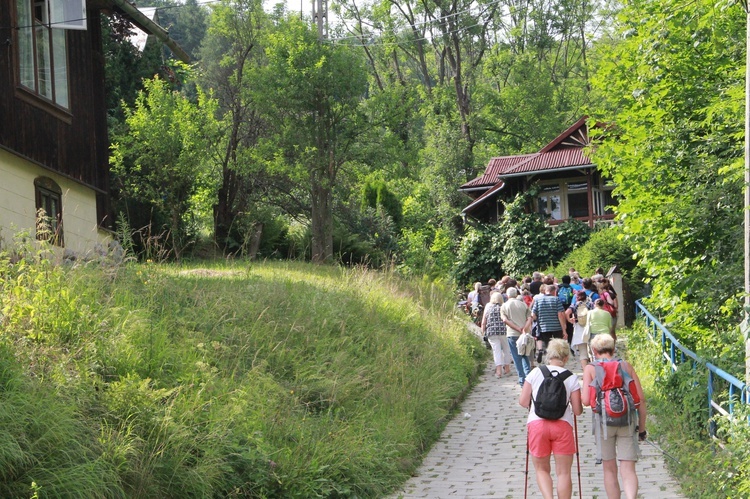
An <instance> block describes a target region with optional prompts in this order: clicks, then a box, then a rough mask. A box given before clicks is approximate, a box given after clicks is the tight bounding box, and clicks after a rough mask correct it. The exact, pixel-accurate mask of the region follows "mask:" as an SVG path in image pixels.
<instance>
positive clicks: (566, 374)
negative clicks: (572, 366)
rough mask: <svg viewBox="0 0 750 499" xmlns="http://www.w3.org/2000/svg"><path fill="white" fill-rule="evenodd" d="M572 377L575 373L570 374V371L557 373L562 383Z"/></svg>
mask: <svg viewBox="0 0 750 499" xmlns="http://www.w3.org/2000/svg"><path fill="white" fill-rule="evenodd" d="M571 376H573V373H572V372H570V371H569V370H568V369H565V370H564V371H560V372H559V373H557V378H558V379H559V380H560V381H565V380H566V379H568V378H570V377H571Z"/></svg>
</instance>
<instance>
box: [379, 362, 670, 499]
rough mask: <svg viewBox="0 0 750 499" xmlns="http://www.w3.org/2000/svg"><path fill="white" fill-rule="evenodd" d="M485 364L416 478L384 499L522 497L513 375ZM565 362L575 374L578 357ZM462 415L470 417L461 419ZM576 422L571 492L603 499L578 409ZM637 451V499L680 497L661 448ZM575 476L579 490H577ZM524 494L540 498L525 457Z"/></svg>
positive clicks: (521, 421)
mask: <svg viewBox="0 0 750 499" xmlns="http://www.w3.org/2000/svg"><path fill="white" fill-rule="evenodd" d="M487 367H488V369H487V371H486V372H485V373H483V374H482V375H481V379H480V381H479V383H478V384H477V385H476V386H475V388H474V389H473V390H472V392H471V393H470V394H469V395H468V397H467V398H466V400H464V402H463V404H462V405H461V408H460V410H459V411H458V412H457V413H456V417H455V418H454V419H453V420H452V421H450V422H449V423H448V425H447V426H446V428H445V430H444V431H443V434H442V435H441V437H440V439H439V440H438V442H436V444H435V445H434V446H433V448H432V449H431V450H430V452H429V453H428V454H427V456H425V459H424V460H423V462H422V465H421V466H420V467H419V469H418V470H417V471H416V473H415V476H414V477H412V478H411V479H410V480H408V481H407V483H406V484H404V486H403V487H402V489H401V491H399V492H397V493H396V494H394V495H392V496H391V499H396V498H414V499H416V498H432V499H434V498H442V497H446V498H463V499H474V498H476V499H479V498H501V499H516V498H522V497H524V469H525V464H526V416H527V411H526V410H525V409H523V408H522V407H521V406H519V405H518V396H519V395H520V393H521V389H520V387H519V386H518V378H517V376H516V375H515V373H513V374H512V375H509V376H503V377H502V378H500V379H497V378H495V377H494V376H493V375H492V373H493V371H494V366H493V365H492V364H491V363H490V364H488V366H487ZM567 367H568V368H569V369H571V370H572V371H573V372H574V373H576V374H578V375H579V377H580V376H581V368H580V365H579V364H578V363H577V362H571V363H569V364H568V366H567ZM466 413H468V414H469V416H465V414H466ZM577 422H578V443H579V455H578V461H579V462H580V473H579V471H578V467H577V466H576V460H575V459H574V460H573V469H572V475H573V497H577V498H586V499H606V494H605V492H604V482H603V476H602V469H601V466H600V465H596V464H595V459H596V457H595V456H596V446H595V442H594V439H593V437H592V436H591V427H592V420H591V412H590V410H589V409H585V411H584V414H583V415H582V416H580V417H579V418H578V420H577ZM641 453H642V457H641V459H640V461H639V462H638V464H637V466H636V469H637V471H638V478H639V482H640V488H639V494H638V496H639V497H640V498H642V499H654V498H658V499H682V498H684V496H683V495H682V494H681V493H680V490H679V487H678V485H677V482H676V481H675V480H674V479H673V478H671V477H670V476H669V473H668V472H667V468H666V465H665V462H664V456H663V455H662V454H661V452H660V451H659V450H658V449H656V448H654V447H652V446H649V445H643V444H642V445H641ZM553 470H554V466H553ZM579 476H580V481H581V490H582V492H583V493H582V495H579V493H578V489H579V486H578V480H579ZM553 479H554V471H553ZM528 497H529V498H534V497H541V494H540V493H539V489H538V487H537V485H536V475H535V474H534V467H533V465H532V464H531V461H529V474H528Z"/></svg>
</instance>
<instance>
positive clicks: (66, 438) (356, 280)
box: [0, 258, 486, 498]
mask: <svg viewBox="0 0 750 499" xmlns="http://www.w3.org/2000/svg"><path fill="white" fill-rule="evenodd" d="M0 263H3V269H6V270H4V273H3V275H2V281H0V311H1V312H0V313H2V316H1V317H0V320H1V321H2V325H3V331H2V344H1V345H0V346H1V347H2V350H0V378H2V380H1V381H2V386H0V390H2V391H1V392H0V393H2V396H3V403H2V404H0V422H2V424H0V428H1V429H0V482H2V483H0V496H2V497H30V496H31V495H32V494H34V493H36V494H37V495H38V497H67V496H71V497H73V496H74V497H180V498H182V497H186V496H193V497H354V496H357V497H380V496H383V495H384V494H387V493H388V492H389V491H392V490H393V489H394V488H395V487H397V486H398V485H399V484H400V483H402V482H403V481H404V480H405V479H406V478H407V477H408V476H409V475H410V473H411V471H413V469H414V467H415V466H416V465H417V464H418V463H419V460H420V459H421V456H422V455H423V453H424V452H425V451H426V450H427V449H428V448H429V447H430V445H432V443H433V442H434V441H435V440H436V439H437V437H438V435H439V432H440V430H441V428H442V425H443V424H444V422H445V420H446V417H447V416H448V415H449V414H450V412H451V410H452V408H453V407H454V404H455V401H456V399H457V398H458V397H460V395H461V393H463V391H464V390H465V389H466V388H467V386H468V385H469V384H470V383H471V382H472V380H473V379H474V376H475V374H476V372H477V367H478V365H480V364H482V359H483V358H484V355H485V353H486V352H485V350H484V349H483V348H482V346H481V344H479V343H478V342H477V341H476V339H475V338H473V337H471V335H469V334H468V333H467V332H466V328H465V325H464V323H463V321H462V320H461V319H460V318H457V317H456V316H455V315H454V303H453V295H452V292H451V291H450V290H449V289H446V288H441V287H439V286H436V285H430V284H425V283H407V282H404V281H401V280H399V279H398V278H397V277H396V276H394V275H391V274H388V273H377V272H372V271H368V270H365V269H341V268H333V267H322V266H313V265H306V264H302V263H263V264H258V263H252V264H249V263H242V262H238V263H225V262H217V263H214V264H212V265H211V266H210V267H209V268H206V267H203V268H189V267H178V266H169V265H150V264H142V265H139V264H127V265H124V266H121V267H118V268H116V269H114V271H113V270H112V269H111V268H109V269H106V270H105V269H102V268H101V267H100V266H99V265H97V264H89V265H87V266H86V265H84V266H78V267H75V268H63V267H60V266H55V265H52V264H51V262H50V261H49V260H46V259H39V258H30V259H27V260H21V261H19V262H17V263H15V264H12V265H11V264H10V262H8V261H7V259H6V261H5V262H0ZM6 423H7V424H6ZM6 429H7V431H6ZM11 430H12V431H11ZM32 483H33V484H34V485H32Z"/></svg>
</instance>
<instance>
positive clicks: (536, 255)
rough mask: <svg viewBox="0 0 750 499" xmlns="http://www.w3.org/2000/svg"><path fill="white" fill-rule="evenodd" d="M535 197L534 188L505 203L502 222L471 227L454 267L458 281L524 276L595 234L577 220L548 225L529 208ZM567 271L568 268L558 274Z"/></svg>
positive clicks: (562, 255)
mask: <svg viewBox="0 0 750 499" xmlns="http://www.w3.org/2000/svg"><path fill="white" fill-rule="evenodd" d="M533 197H534V191H533V190H531V191H529V192H527V193H525V194H522V195H518V196H516V198H515V199H514V200H513V201H511V202H509V203H505V206H504V212H503V217H502V219H501V220H500V222H499V223H497V224H494V225H477V226H476V227H472V228H471V229H469V230H468V232H467V235H466V237H464V238H463V240H462V241H461V246H460V248H459V251H458V258H457V262H456V264H455V265H454V267H453V279H454V281H456V282H459V283H464V284H466V283H473V282H476V281H481V282H487V280H488V279H490V278H495V279H498V278H499V277H501V276H503V275H505V274H507V275H511V276H515V277H516V278H522V277H524V276H526V275H531V273H532V272H534V271H536V270H541V269H544V268H547V267H548V266H550V265H553V264H555V263H557V262H559V261H560V259H562V258H563V257H564V256H566V255H568V254H569V253H570V252H571V251H573V250H574V249H575V248H577V247H579V246H581V245H583V244H584V243H586V241H587V240H588V238H589V236H590V234H591V229H589V227H588V225H586V224H585V223H583V222H580V221H577V220H570V221H567V222H564V223H561V224H559V225H557V226H551V225H549V224H547V222H546V221H545V219H544V217H543V216H542V215H540V214H538V213H535V212H533V211H530V210H528V209H527V208H528V206H529V203H530V202H531V200H532V199H533ZM597 266H598V265H597ZM567 273H568V270H567V268H566V269H564V271H561V272H560V273H557V274H556V275H563V274H567ZM589 275H591V274H589Z"/></svg>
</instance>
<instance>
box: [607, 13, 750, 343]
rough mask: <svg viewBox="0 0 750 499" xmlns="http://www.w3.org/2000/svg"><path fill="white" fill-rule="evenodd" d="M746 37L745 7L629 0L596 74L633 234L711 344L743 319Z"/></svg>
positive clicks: (671, 301)
mask: <svg viewBox="0 0 750 499" xmlns="http://www.w3.org/2000/svg"><path fill="white" fill-rule="evenodd" d="M744 47H745V16H744V13H743V12H742V10H741V8H740V7H739V6H738V5H737V6H733V7H728V8H726V9H717V8H716V4H715V2H712V1H708V0H698V1H695V2H689V3H683V2H679V1H676V0H666V1H662V2H658V3H653V2H632V3H629V4H627V6H626V7H625V8H624V10H623V12H622V13H621V15H620V17H619V30H618V34H617V36H616V38H615V39H614V40H613V42H612V43H611V44H602V45H601V50H602V52H601V53H600V54H598V59H599V60H600V67H599V70H598V71H597V76H596V79H595V85H596V88H597V90H598V92H600V93H601V94H602V95H603V96H604V97H605V105H604V106H603V108H601V109H600V110H599V111H598V112H597V115H598V116H597V117H598V118H599V119H600V120H603V121H609V122H612V127H609V128H607V129H606V130H604V134H603V136H602V137H600V140H601V144H600V145H599V146H598V148H597V149H596V151H595V158H596V161H597V163H598V164H599V165H600V166H601V167H602V168H603V169H604V170H605V171H606V172H607V173H608V174H609V175H611V176H612V177H613V179H614V181H615V183H616V185H617V188H616V191H615V192H616V194H619V196H620V197H621V198H620V203H619V206H618V208H617V212H618V214H619V217H620V220H622V221H623V224H624V232H625V235H626V237H627V238H628V239H629V241H630V243H631V245H632V246H633V247H634V248H635V249H636V251H637V255H638V258H639V260H640V262H641V264H642V265H643V266H644V267H645V269H646V270H647V272H648V274H650V275H651V276H654V278H655V279H654V293H653V299H654V300H655V302H656V304H657V305H659V306H661V307H663V309H664V310H665V311H666V312H668V313H670V314H674V315H670V316H668V320H675V321H676V322H675V328H677V329H680V330H683V331H686V330H687V331H689V330H690V328H691V327H695V328H697V331H700V332H699V333H698V334H695V335H689V337H687V338H685V340H686V342H687V344H688V345H690V346H695V347H698V348H699V349H700V347H701V346H702V345H705V346H709V350H710V351H715V348H714V347H715V345H716V344H717V338H716V337H715V336H713V335H714V334H716V332H717V331H721V330H722V329H725V328H721V327H716V325H717V323H720V322H721V321H722V320H726V318H727V316H733V318H731V319H730V321H731V320H737V321H738V322H739V300H737V299H736V294H737V293H738V291H739V290H740V289H741V288H742V275H743V273H742V267H741V262H742V252H743V248H742V241H743V237H742V216H743V211H742V203H743V201H742V186H743V179H742V173H743V161H742V157H743V147H742V135H743V126H742V124H743V96H744V67H743V66H742V65H741V64H739V63H738V61H743V60H744V57H745V54H744V50H745V49H744ZM722 317H723V319H722ZM724 324H726V322H725V323H724ZM690 336H692V337H690Z"/></svg>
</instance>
